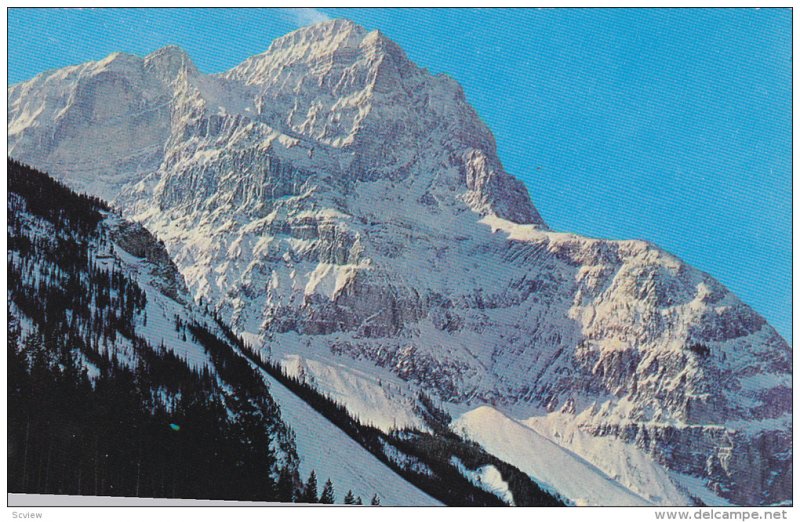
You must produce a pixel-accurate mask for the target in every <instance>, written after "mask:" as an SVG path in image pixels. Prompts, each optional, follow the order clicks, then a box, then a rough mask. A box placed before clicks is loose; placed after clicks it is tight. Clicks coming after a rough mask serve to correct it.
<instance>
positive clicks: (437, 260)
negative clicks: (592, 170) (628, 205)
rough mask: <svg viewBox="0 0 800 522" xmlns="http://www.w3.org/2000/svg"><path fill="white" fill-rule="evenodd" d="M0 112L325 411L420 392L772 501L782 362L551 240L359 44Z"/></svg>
mask: <svg viewBox="0 0 800 522" xmlns="http://www.w3.org/2000/svg"><path fill="white" fill-rule="evenodd" d="M8 100H9V148H10V154H11V155H12V156H14V157H17V158H19V159H21V160H24V161H26V162H29V163H31V164H33V165H36V166H38V167H42V168H46V169H48V170H50V171H51V172H53V173H54V174H56V175H58V176H60V177H61V178H62V179H63V180H65V181H66V182H67V183H69V184H71V185H72V186H73V187H75V188H78V189H79V190H86V191H89V192H91V193H95V194H99V195H101V196H104V197H107V198H110V199H113V200H114V201H115V202H116V204H117V205H118V206H119V207H120V208H121V209H122V211H123V212H124V214H125V215H126V216H129V217H132V218H134V219H135V220H137V221H140V222H141V223H143V224H144V225H145V226H146V227H147V228H148V229H149V230H151V231H153V232H154V233H155V234H156V235H157V236H158V237H159V238H160V239H162V240H163V241H164V243H165V245H166V247H167V249H168V251H169V254H170V255H171V256H172V258H173V260H174V261H175V263H176V265H177V266H178V267H179V269H180V271H181V273H182V275H183V276H184V278H185V280H186V282H187V284H188V286H189V288H190V289H191V291H192V293H193V294H194V297H195V298H197V299H201V300H204V301H207V302H208V303H210V304H211V305H212V306H214V307H216V308H217V309H218V311H219V312H220V313H221V314H222V316H223V317H224V318H226V319H227V320H229V321H230V322H231V324H232V325H233V326H234V327H235V328H236V329H237V330H238V331H239V332H240V333H242V334H243V335H245V336H246V338H247V339H248V340H250V342H251V343H252V344H253V345H254V346H255V348H256V349H262V350H265V351H270V350H271V351H272V353H273V355H274V356H276V357H279V358H283V359H284V360H285V361H295V362H296V361H297V360H298V359H297V357H298V356H299V357H300V358H301V359H300V360H301V362H302V361H305V360H309V361H312V362H315V364H316V366H315V364H310V365H306V366H303V364H305V363H303V364H300V366H298V371H300V369H302V368H306V369H307V370H308V371H309V372H312V373H313V368H321V367H324V368H326V370H325V371H322V370H319V371H318V372H317V375H316V376H313V375H312V376H309V377H314V378H315V379H316V382H317V384H318V385H319V386H320V387H321V388H323V389H326V390H328V391H330V392H331V393H334V394H337V393H338V394H340V398H341V400H343V401H344V402H345V403H349V402H348V401H351V402H353V404H355V399H354V398H353V397H354V396H353V395H348V394H354V393H356V392H354V391H353V390H354V389H361V388H364V387H365V386H366V384H364V383H365V382H366V381H360V380H359V379H360V377H358V375H363V374H365V372H366V373H371V374H374V375H382V376H384V377H386V379H384V380H382V381H379V382H380V383H381V384H380V385H379V386H378V387H377V388H376V389H373V388H370V390H371V391H370V392H369V396H370V397H378V396H380V397H381V399H380V400H379V399H374V401H373V407H374V408H377V405H378V404H386V402H385V400H386V398H387V397H390V396H398V394H399V396H402V397H405V399H397V400H395V401H394V403H396V404H401V405H402V404H407V403H408V401H407V398H408V397H413V396H414V394H415V390H416V389H418V388H424V389H426V390H429V391H431V390H432V391H435V392H436V394H438V395H439V396H440V397H441V398H442V399H443V400H445V401H447V402H448V404H451V405H452V407H453V408H454V410H458V411H463V410H464V409H465V408H467V409H469V408H474V407H478V406H480V405H481V404H487V403H488V404H492V405H494V406H496V407H498V408H501V409H505V410H506V411H508V412H511V413H513V414H514V415H515V416H516V417H517V418H530V419H531V420H530V424H531V425H532V426H534V427H536V426H538V428H539V429H540V430H542V432H543V433H545V432H547V431H548V428H547V426H549V424H548V419H555V418H558V419H559V422H562V423H564V422H566V423H567V424H569V425H570V426H571V429H573V430H578V431H579V432H580V433H582V434H588V436H591V437H594V438H602V439H604V440H605V439H608V440H611V439H613V440H615V441H620V442H621V443H624V444H627V445H629V446H632V447H635V448H636V449H637V451H641V452H642V453H644V454H646V455H648V458H650V459H652V460H653V461H654V462H656V463H657V464H659V465H661V466H663V467H665V468H666V469H667V470H670V471H671V472H674V473H677V474H681V476H688V477H694V478H693V479H692V480H694V482H693V483H698V482H699V483H702V485H703V486H704V487H706V488H708V489H709V490H711V491H712V492H714V493H715V494H717V495H719V496H721V497H722V498H726V499H728V500H730V501H732V502H734V503H744V504H762V503H774V502H782V501H786V500H790V499H791V349H790V348H789V347H788V345H787V344H786V342H785V341H784V340H783V339H781V338H780V337H779V336H778V334H777V333H776V332H775V331H774V330H773V329H772V328H771V327H770V326H769V325H767V324H766V323H765V321H764V320H763V319H762V318H761V317H760V316H759V315H758V314H756V313H755V312H754V311H753V310H751V309H750V308H749V307H747V306H746V305H745V304H743V303H742V302H741V301H739V300H738V299H737V298H736V297H735V296H734V295H732V294H731V293H730V292H729V291H728V290H727V289H725V288H724V287H723V286H722V285H720V284H719V283H717V282H716V281H714V280H713V278H711V277H710V276H709V275H707V274H704V273H701V272H699V271H697V270H695V269H693V268H692V267H690V266H688V265H686V264H685V263H683V262H682V261H680V260H679V259H677V258H675V257H674V256H672V255H670V254H668V253H666V252H664V251H662V250H660V249H658V248H657V247H655V246H653V245H650V244H648V243H645V242H641V241H606V240H598V239H590V238H584V237H580V236H576V235H571V234H563V233H556V232H552V231H550V230H549V229H548V228H547V226H546V225H545V223H544V222H543V220H542V219H541V217H540V216H539V214H538V212H537V211H536V209H535V208H534V206H533V204H532V203H531V201H530V197H529V196H528V193H527V191H526V189H525V187H524V185H523V184H522V183H521V182H520V181H519V180H517V179H515V178H513V177H511V176H510V175H508V174H507V173H505V171H504V170H503V167H502V165H501V163H500V160H499V159H498V157H497V152H496V148H495V144H494V139H493V137H492V135H491V133H490V132H489V130H488V129H487V128H486V127H485V125H484V124H483V123H482V122H481V120H480V119H479V118H478V116H477V115H476V114H475V112H474V110H473V109H472V108H471V107H470V106H469V105H468V103H467V102H466V100H465V98H464V94H463V92H462V91H461V89H460V87H459V86H458V84H457V83H456V82H455V81H453V80H452V79H450V78H448V77H446V76H441V75H438V76H432V75H430V74H428V73H427V72H426V71H425V70H423V69H420V68H418V67H417V66H416V65H414V64H413V63H411V62H410V61H409V60H408V59H407V58H406V56H405V55H404V53H403V51H402V50H401V49H400V48H399V47H398V46H397V45H396V44H394V43H393V42H391V41H390V40H388V39H387V38H386V37H385V36H383V35H382V34H380V33H379V32H377V31H373V32H367V31H366V30H364V29H363V28H361V27H359V26H357V25H355V24H352V23H350V22H347V21H343V20H336V21H331V22H326V23H323V24H318V25H315V26H311V27H308V28H304V29H301V30H299V31H296V32H294V33H291V34H289V35H287V36H285V37H283V38H280V39H278V40H276V41H275V42H274V43H273V44H272V45H271V47H270V48H269V49H268V50H267V51H266V52H265V53H263V54H261V55H257V56H254V57H252V58H249V59H247V60H246V61H245V62H243V63H242V64H241V65H239V66H237V67H235V68H234V69H232V70H230V71H228V72H226V73H224V74H220V75H203V74H201V73H200V72H198V71H197V69H196V68H195V67H194V66H193V65H192V64H191V61H190V59H189V58H188V56H186V55H185V54H184V53H183V52H182V51H181V50H179V49H177V48H174V47H170V48H165V49H162V50H160V51H157V52H156V53H153V54H151V55H149V56H147V57H145V58H144V59H140V58H136V57H132V56H127V55H112V56H110V57H109V58H107V59H105V60H102V61H100V62H93V63H89V64H85V65H81V66H76V67H70V68H67V69H62V70H59V71H55V72H48V73H43V74H42V75H40V76H37V77H36V78H34V79H33V80H31V81H29V82H26V83H23V84H19V85H15V86H12V87H10V88H9V92H8ZM323 363H324V364H323ZM293 364H294V363H293ZM338 367H343V368H349V370H348V375H350V376H351V377H352V376H353V375H355V377H352V379H354V380H353V381H352V383H356V384H352V383H351V384H352V385H348V386H349V387H348V386H345V385H344V384H342V382H343V377H342V375H343V374H342V373H337V371H334V369H335V368H338ZM303 371H306V370H303ZM343 371H344V370H343ZM389 376H394V377H395V378H396V377H399V378H400V380H399V381H391V380H390V379H389ZM348 382H350V381H348ZM370 382H371V381H370ZM389 382H391V384H388V383H389ZM362 398H363V397H361V398H360V399H359V400H361V399H362ZM382 401H384V402H382ZM412 402H413V401H412ZM398 408H400V407H398ZM403 408H405V406H403ZM359 413H360V414H362V415H364V416H366V417H368V418H370V416H372V417H374V418H376V419H377V418H378V416H379V414H378V413H377V410H376V409H373V410H370V409H369V407H366V409H365V410H363V411H362V410H359ZM411 417H413V415H411ZM398 418H403V419H406V420H405V421H403V422H407V423H409V424H414V423H415V422H418V421H415V420H413V419H410V418H409V414H408V412H405V414H402V412H400V411H399V410H398V412H397V415H396V416H395V422H397V419H398ZM537 419H538V420H537ZM565 419H566V420H565ZM376 422H378V421H376ZM386 422H387V423H388V421H386ZM378 423H379V424H380V422H378ZM386 427H387V428H389V427H391V423H388V424H386ZM545 434H546V433H545ZM575 440H577V439H575ZM558 442H559V443H560V444H563V445H565V447H570V446H569V445H570V444H571V443H570V441H566V440H560V441H558ZM576 451H578V449H576ZM580 451H583V453H584V455H583V456H584V457H585V458H586V459H588V460H590V461H592V462H595V463H596V464H597V465H598V466H599V467H600V468H601V469H605V468H604V466H605V464H604V462H603V458H604V457H603V456H602V455H599V454H596V453H593V452H592V450H591V449H586V448H581V449H580ZM606 467H608V466H606ZM609 474H612V471H611V470H610V468H609ZM687 498H688V497H687Z"/></svg>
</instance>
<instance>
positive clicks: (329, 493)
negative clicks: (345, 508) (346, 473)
mask: <svg viewBox="0 0 800 522" xmlns="http://www.w3.org/2000/svg"><path fill="white" fill-rule="evenodd" d="M335 502H336V499H335V497H334V492H333V483H332V482H331V479H328V480H327V481H326V482H325V487H323V488H322V496H321V497H320V499H319V503H320V504H333V503H335Z"/></svg>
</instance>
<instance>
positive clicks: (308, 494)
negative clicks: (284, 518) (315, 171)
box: [301, 469, 319, 504]
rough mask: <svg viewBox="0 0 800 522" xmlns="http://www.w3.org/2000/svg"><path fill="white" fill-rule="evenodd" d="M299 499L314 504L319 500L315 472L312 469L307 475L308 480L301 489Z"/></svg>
mask: <svg viewBox="0 0 800 522" xmlns="http://www.w3.org/2000/svg"><path fill="white" fill-rule="evenodd" d="M301 501H302V502H305V503H307V504H316V503H318V502H319V497H318V496H317V473H316V471H314V470H313V469H312V470H311V474H310V475H309V476H308V481H307V482H306V487H305V489H304V490H303V495H302V498H301Z"/></svg>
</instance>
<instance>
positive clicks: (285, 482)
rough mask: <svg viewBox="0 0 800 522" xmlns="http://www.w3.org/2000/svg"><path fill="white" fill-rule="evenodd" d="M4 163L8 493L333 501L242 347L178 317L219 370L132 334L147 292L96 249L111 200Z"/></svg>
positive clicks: (103, 241)
mask: <svg viewBox="0 0 800 522" xmlns="http://www.w3.org/2000/svg"><path fill="white" fill-rule="evenodd" d="M8 167H9V183H8V188H9V200H8V218H9V219H8V239H9V249H8V263H7V264H8V274H9V278H8V279H9V285H8V289H9V296H10V301H9V302H10V304H13V310H14V311H13V312H11V313H10V314H9V323H8V345H7V358H8V384H7V385H8V401H9V402H8V404H9V410H8V484H9V489H8V490H9V492H19V493H44V494H71V495H103V496H139V497H156V498H199V499H224V500H252V501H279V502H307V503H322V504H333V503H335V502H336V501H337V498H336V492H335V488H334V484H333V482H332V481H331V480H330V479H327V480H326V481H325V483H324V485H323V486H322V490H321V493H320V492H319V487H318V484H317V478H316V472H314V471H312V473H311V476H310V477H309V478H308V480H307V481H306V482H303V481H302V480H301V479H300V476H299V473H298V463H299V459H298V456H297V454H296V450H295V448H294V441H293V437H292V434H291V430H290V428H289V427H288V426H286V425H285V424H284V423H283V421H282V420H281V419H280V408H279V407H278V405H277V403H275V401H274V400H273V399H272V397H271V395H270V394H269V390H268V388H267V386H266V384H265V382H264V380H263V377H262V375H261V374H259V373H258V370H255V369H254V368H253V367H252V364H251V363H250V362H248V360H247V359H246V358H245V357H243V356H242V355H240V354H239V353H237V352H236V351H235V350H234V349H232V348H231V346H230V345H229V344H227V343H225V342H223V341H221V340H220V339H219V338H217V337H216V335H214V334H213V333H212V332H210V331H209V330H208V329H207V328H206V327H205V326H202V325H198V324H194V323H189V322H186V321H185V320H183V319H181V317H180V316H177V315H176V316H175V317H174V325H175V330H176V332H178V333H179V337H180V338H181V339H183V340H184V341H186V340H187V339H188V338H191V341H192V342H195V343H198V344H199V345H200V346H202V347H203V348H204V349H205V350H206V353H207V354H208V356H209V358H210V360H211V362H212V367H213V368H214V370H213V371H212V370H210V369H209V368H207V367H203V368H200V369H196V368H191V367H190V366H188V365H187V363H186V361H184V360H183V359H181V358H179V357H177V356H176V355H175V354H174V353H173V352H172V351H171V350H170V349H169V347H168V346H164V345H163V344H161V345H159V346H152V345H150V344H149V343H148V342H147V340H146V339H144V338H142V337H141V336H139V335H138V334H137V331H136V327H135V324H136V321H137V319H138V320H139V321H140V322H141V323H142V324H143V325H146V324H147V318H146V311H145V308H146V305H147V295H146V293H145V292H144V291H143V290H142V289H141V288H140V286H139V285H138V284H137V282H136V281H135V280H134V279H132V278H131V277H128V276H127V275H126V274H124V273H123V272H122V271H121V270H120V269H119V267H118V266H117V265H116V264H115V263H111V264H109V262H108V260H107V259H99V257H100V256H98V254H97V251H98V250H101V251H107V250H108V246H109V242H110V241H111V239H110V237H109V236H108V234H107V232H106V231H104V230H103V227H100V226H98V225H99V223H100V222H101V221H102V219H103V213H107V212H109V211H110V209H109V207H108V206H107V205H105V203H103V202H102V201H101V200H99V199H96V198H92V197H88V196H82V195H77V194H75V193H74V192H72V191H71V190H69V189H68V188H66V187H65V186H63V185H61V184H60V183H58V182H56V181H55V180H53V179H52V178H50V177H49V176H47V175H46V174H43V173H40V172H38V171H36V170H33V169H31V168H29V167H27V166H25V165H23V164H20V163H18V162H15V161H13V160H10V159H9V161H8ZM31 216H33V218H32V217H31ZM36 219H41V222H36V221H35V220H36ZM42 225H45V226H47V227H50V229H49V230H47V233H44V234H43V233H42V232H41V230H39V231H38V232H37V231H36V228H37V227H40V226H42ZM17 315H19V317H17ZM23 323H25V327H24V328H23V327H22V326H21V325H22V324H23ZM118 340H119V341H124V342H125V343H130V345H131V347H132V349H131V350H130V353H126V354H124V357H123V358H120V354H118V353H117V352H116V351H115V350H113V349H110V348H109V347H110V346H113V345H114V343H115V341H118ZM350 494H351V497H352V492H350ZM376 497H377V496H376ZM352 500H353V501H352V503H353V504H361V503H362V502H361V500H360V497H358V498H357V499H356V498H355V497H353V499H352Z"/></svg>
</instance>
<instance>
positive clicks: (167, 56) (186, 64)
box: [144, 45, 199, 82]
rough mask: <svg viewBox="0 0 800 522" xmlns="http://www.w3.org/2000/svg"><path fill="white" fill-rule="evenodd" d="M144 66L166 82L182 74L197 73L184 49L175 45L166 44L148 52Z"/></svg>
mask: <svg viewBox="0 0 800 522" xmlns="http://www.w3.org/2000/svg"><path fill="white" fill-rule="evenodd" d="M144 66H145V68H146V69H148V70H152V71H153V72H155V73H156V74H157V75H158V76H160V77H161V78H162V79H164V80H165V81H167V82H171V81H174V80H175V79H176V78H178V77H180V76H182V75H189V76H195V75H197V74H199V72H198V70H197V67H195V65H194V62H192V59H191V58H190V57H189V55H188V54H187V53H186V51H184V50H183V49H182V48H180V47H178V46H177V45H168V46H166V47H162V48H161V49H158V50H157V51H154V52H152V53H150V54H148V55H147V56H145V58H144Z"/></svg>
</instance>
